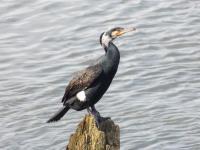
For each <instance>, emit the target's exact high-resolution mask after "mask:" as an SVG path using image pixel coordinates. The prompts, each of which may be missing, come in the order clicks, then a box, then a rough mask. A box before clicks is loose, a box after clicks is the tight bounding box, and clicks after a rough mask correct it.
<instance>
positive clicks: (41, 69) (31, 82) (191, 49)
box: [0, 0, 200, 150]
mask: <svg viewBox="0 0 200 150" xmlns="http://www.w3.org/2000/svg"><path fill="white" fill-rule="evenodd" d="M199 14H200V4H199V1H197V0H190V1H187V0H173V1H166V0H157V1H155V0H151V1H148V0H134V1H131V0H119V1H106V0H103V1H92V0H85V1H81V0H76V1H70V0H59V1H49V0H36V1H28V0H21V1H14V0H9V1H7V0H2V1H1V6H0V70H1V72H0V85H1V86H0V102H1V105H0V120H1V122H0V135H1V136H0V141H1V142H0V149H2V150H18V149H19V150H24V149H29V150H35V149H37V150H44V149H52V150H53V149H64V148H65V146H66V144H67V142H68V139H69V136H70V134H72V133H73V132H74V130H75V128H76V126H77V124H78V123H79V122H80V120H81V119H82V117H83V116H84V114H86V113H87V112H86V111H82V112H75V111H70V112H68V114H67V115H66V116H65V117H64V118H63V119H62V120H61V121H59V122H57V123H53V124H46V123H45V122H46V120H48V119H49V117H50V116H51V115H52V114H54V113H55V112H56V111H57V110H58V108H59V107H60V106H61V103H60V100H61V98H62V96H63V94H64V89H65V86H66V85H67V83H68V81H69V80H70V79H71V76H72V75H73V73H74V72H76V71H79V70H80V69H82V68H84V67H86V66H87V65H89V64H91V63H92V62H93V61H94V60H95V59H97V58H98V57H99V56H101V55H103V53H104V51H103V50H102V48H101V47H100V45H99V35H100V34H101V32H103V31H106V30H107V29H109V28H111V27H116V26H122V27H130V26H134V27H136V28H137V32H135V33H134V34H128V35H126V36H124V37H122V38H120V39H117V40H116V41H115V44H116V45H117V46H118V48H119V49H120V51H121V62H120V67H119V70H118V73H117V75H116V77H115V79H114V82H113V83H112V85H111V87H110V89H109V91H108V92H107V93H106V94H105V96H104V97H103V98H102V99H101V101H99V103H98V104H97V109H98V110H99V111H100V112H101V113H102V115H103V116H110V117H112V119H113V120H114V121H115V122H116V123H117V124H119V125H120V128H121V149H123V150H133V149H134V150H141V149H145V150H155V149H162V150H177V149H178V150H180V149H184V150H199V149H200V144H199V141H200V117H199V116H200V109H199V108H200V99H199V97H200V50H199V47H200V42H199V41H200V24H199V22H200V17H199Z"/></svg>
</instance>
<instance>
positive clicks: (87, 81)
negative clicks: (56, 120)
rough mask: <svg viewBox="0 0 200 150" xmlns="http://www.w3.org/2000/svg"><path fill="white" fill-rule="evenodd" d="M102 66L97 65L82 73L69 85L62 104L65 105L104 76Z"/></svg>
mask: <svg viewBox="0 0 200 150" xmlns="http://www.w3.org/2000/svg"><path fill="white" fill-rule="evenodd" d="M102 72H103V69H102V66H101V65H99V64H97V65H94V66H90V67H87V68H86V69H85V70H83V71H80V72H79V73H78V74H77V75H76V76H75V77H74V78H73V79H72V80H71V81H70V82H69V84H68V86H67V87H66V90H65V94H64V96H63V98H62V102H63V103H64V104H65V103H66V101H67V100H68V99H70V98H71V97H73V96H75V95H76V94H77V93H78V92H80V91H82V90H85V89H87V88H89V87H91V86H92V85H93V84H94V83H95V81H97V79H98V78H99V77H100V75H101V74H102Z"/></svg>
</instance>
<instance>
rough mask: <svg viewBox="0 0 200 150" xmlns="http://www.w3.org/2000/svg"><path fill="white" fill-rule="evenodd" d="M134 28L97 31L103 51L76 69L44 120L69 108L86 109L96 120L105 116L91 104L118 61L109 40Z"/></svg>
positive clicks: (100, 92) (111, 75) (117, 52)
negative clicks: (59, 103)
mask: <svg viewBox="0 0 200 150" xmlns="http://www.w3.org/2000/svg"><path fill="white" fill-rule="evenodd" d="M134 30H135V28H121V27H116V28H113V29H111V30H109V31H107V32H103V33H102V34H101V36H100V44H101V45H102V47H103V48H104V50H105V55H104V56H102V57H101V58H100V59H99V60H98V61H97V62H96V63H95V64H94V65H92V66H89V67H87V68H86V69H85V70H82V71H80V72H79V73H78V74H77V75H76V76H75V77H74V78H73V79H72V80H71V81H70V82H69V84H68V86H67V87H66V90H65V94H64V96H63V98H62V103H63V107H62V108H61V109H60V110H59V111H58V112H57V113H56V114H55V115H54V116H53V117H52V118H50V119H49V120H48V121H47V122H53V121H58V120H60V118H62V117H63V116H64V115H65V113H66V112H67V111H68V110H69V109H71V108H72V109H74V110H77V111H80V110H83V109H87V110H88V112H89V113H91V114H92V115H93V116H94V117H95V119H96V122H97V124H98V123H99V122H100V121H101V120H102V119H105V118H103V117H101V116H100V113H99V112H98V111H97V110H96V109H95V106H94V105H95V104H96V103H97V102H98V101H99V100H100V99H101V97H102V96H103V94H104V93H105V92H106V90H107V89H108V87H109V86H110V83H111V82H112V80H113V77H114V76H115V73H116V71H117V68H118V64H119V61H120V53H119V50H118V48H117V47H116V46H115V45H114V44H113V42H112V41H113V40H114V39H115V38H117V37H119V36H121V35H123V34H124V33H127V32H129V31H134Z"/></svg>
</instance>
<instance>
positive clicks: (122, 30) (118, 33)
mask: <svg viewBox="0 0 200 150" xmlns="http://www.w3.org/2000/svg"><path fill="white" fill-rule="evenodd" d="M135 30H136V28H134V27H130V28H120V29H118V30H116V31H113V32H112V36H113V37H119V36H121V35H123V34H125V33H128V32H131V31H135Z"/></svg>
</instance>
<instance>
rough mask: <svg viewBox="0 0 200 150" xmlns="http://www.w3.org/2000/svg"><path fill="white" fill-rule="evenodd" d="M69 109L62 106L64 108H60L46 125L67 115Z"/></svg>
mask: <svg viewBox="0 0 200 150" xmlns="http://www.w3.org/2000/svg"><path fill="white" fill-rule="evenodd" d="M69 109H70V107H69V106H64V107H62V108H61V109H60V110H59V111H58V112H57V113H56V114H55V115H54V116H53V117H51V118H50V119H49V120H48V121H47V123H50V122H54V121H58V120H60V118H62V117H63V116H64V115H65V114H66V113H67V111H68V110H69Z"/></svg>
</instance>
